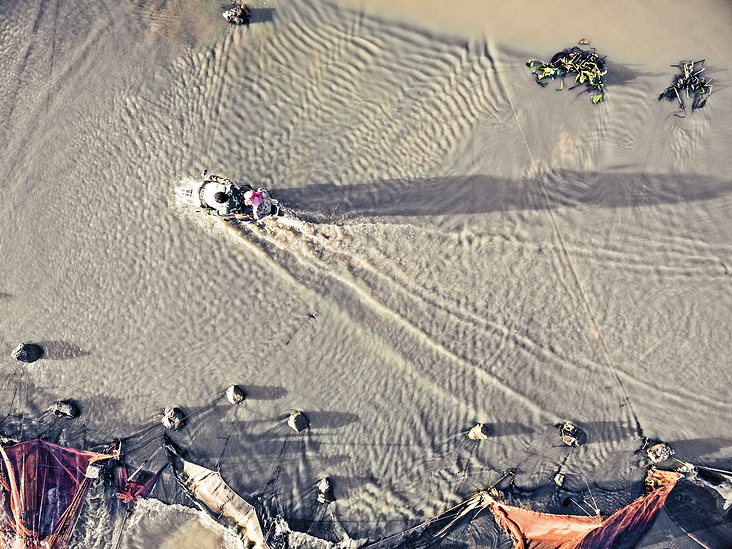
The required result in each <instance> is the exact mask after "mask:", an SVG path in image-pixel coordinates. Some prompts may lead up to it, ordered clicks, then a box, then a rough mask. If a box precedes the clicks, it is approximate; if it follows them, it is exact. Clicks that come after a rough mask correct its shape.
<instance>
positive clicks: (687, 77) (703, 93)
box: [658, 59, 712, 112]
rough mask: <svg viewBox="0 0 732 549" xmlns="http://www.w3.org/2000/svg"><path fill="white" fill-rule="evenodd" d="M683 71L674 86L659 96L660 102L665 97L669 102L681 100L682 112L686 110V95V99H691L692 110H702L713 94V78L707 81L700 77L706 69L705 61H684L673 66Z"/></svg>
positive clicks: (676, 78)
mask: <svg viewBox="0 0 732 549" xmlns="http://www.w3.org/2000/svg"><path fill="white" fill-rule="evenodd" d="M671 66H672V67H678V68H679V69H681V74H677V75H676V76H675V77H674V81H673V84H671V85H670V86H669V87H668V88H666V89H665V90H663V93H662V94H661V95H659V96H658V100H659V101H660V100H661V99H663V98H664V97H665V98H666V99H668V100H669V101H673V100H674V99H678V100H679V106H680V107H681V109H682V110H684V111H685V110H686V108H685V105H684V101H683V100H682V95H684V94H685V95H686V99H687V100H688V99H691V100H692V103H691V110H692V112H693V111H694V109H701V108H702V107H703V106H704V105H706V103H707V99H708V98H709V96H710V95H711V94H712V85H711V84H710V82H711V81H712V80H711V78H710V79H709V80H707V79H706V78H704V77H703V76H699V75H700V74H701V73H702V72H703V71H704V70H705V68H706V67H704V60H703V59H702V60H701V61H682V62H681V63H679V64H678V65H671Z"/></svg>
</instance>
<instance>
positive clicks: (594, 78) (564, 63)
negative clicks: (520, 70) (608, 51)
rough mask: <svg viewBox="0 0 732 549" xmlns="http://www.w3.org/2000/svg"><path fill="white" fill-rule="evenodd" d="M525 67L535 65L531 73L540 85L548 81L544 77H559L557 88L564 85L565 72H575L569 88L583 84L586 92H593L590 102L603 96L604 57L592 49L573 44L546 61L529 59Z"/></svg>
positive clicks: (594, 101) (598, 100)
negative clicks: (572, 84)
mask: <svg viewBox="0 0 732 549" xmlns="http://www.w3.org/2000/svg"><path fill="white" fill-rule="evenodd" d="M526 66H527V67H532V68H533V67H534V66H536V70H535V71H534V72H533V74H534V75H535V76H536V81H537V83H539V84H540V85H542V86H546V85H547V84H548V83H549V82H547V81H545V78H551V79H552V80H554V79H555V78H557V77H559V78H560V79H561V80H560V84H559V89H560V90H561V89H562V88H563V87H564V77H565V75H567V74H576V75H577V76H576V77H575V79H574V86H572V87H571V88H569V89H570V90H571V89H573V88H576V87H577V86H580V85H582V84H585V86H587V89H586V90H585V91H587V92H594V94H593V95H592V102H593V103H594V104H595V105H597V104H598V103H599V102H600V101H602V100H603V99H604V97H605V82H603V76H605V75H606V74H607V69H606V68H605V58H604V57H600V56H599V55H597V53H596V52H595V50H594V49H589V50H583V49H581V48H578V47H577V46H574V47H573V48H571V49H568V50H564V51H560V52H559V53H557V54H555V55H554V57H552V60H551V61H549V62H548V63H544V62H541V61H535V60H533V59H530V60H529V61H527V62H526Z"/></svg>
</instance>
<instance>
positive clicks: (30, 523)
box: [0, 440, 112, 549]
mask: <svg viewBox="0 0 732 549" xmlns="http://www.w3.org/2000/svg"><path fill="white" fill-rule="evenodd" d="M0 455H2V463H1V464H0V492H2V496H3V506H2V508H1V509H0V523H1V524H2V530H3V533H4V535H5V540H3V541H6V540H7V541H6V546H8V547H11V546H12V547H18V548H23V549H40V548H43V549H59V548H63V547H67V545H68V543H69V541H70V539H71V535H72V534H73V531H74V527H75V526H76V522H77V520H78V518H79V514H80V512H81V508H82V506H83V505H84V500H85V499H86V496H87V493H88V492H89V488H90V487H91V484H92V482H93V481H94V479H95V478H97V477H98V476H99V472H100V470H99V469H98V468H97V467H95V466H94V465H93V464H94V463H96V462H98V461H102V460H106V459H109V458H112V456H111V455H107V454H98V453H94V452H87V451H84V450H75V449H73V448H65V447H63V446H58V445H56V444H51V443H50V442H46V441H43V440H30V441H28V442H21V443H18V444H13V445H11V446H7V447H5V448H0ZM11 540H12V541H11ZM13 543H16V544H17V545H13Z"/></svg>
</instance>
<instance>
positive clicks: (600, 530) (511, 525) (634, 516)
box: [489, 470, 680, 549]
mask: <svg viewBox="0 0 732 549" xmlns="http://www.w3.org/2000/svg"><path fill="white" fill-rule="evenodd" d="M679 478H680V475H679V474H678V473H674V472H670V471H656V470H651V471H649V472H648V478H647V479H646V484H647V486H649V487H650V490H651V491H650V492H649V493H647V494H646V495H645V496H643V497H640V498H638V499H637V500H635V501H634V502H633V503H631V504H630V505H626V506H625V507H623V508H621V509H618V510H617V511H616V512H615V513H613V514H612V515H610V516H609V517H608V518H606V519H604V520H603V519H601V518H600V517H579V516H566V515H551V514H549V513H537V512H536V511H530V510H528V509H523V508H521V507H513V506H511V505H505V504H503V503H501V502H499V501H495V500H493V502H492V503H491V504H490V505H489V507H490V510H491V511H492V512H493V515H494V516H495V517H496V522H497V523H498V525H499V526H501V527H502V528H503V529H505V530H506V531H508V532H509V533H510V534H511V537H512V538H513V539H514V541H515V542H516V549H611V548H612V549H616V548H621V547H633V546H634V545H635V543H637V542H638V540H640V538H641V536H642V535H643V533H644V532H645V531H646V529H647V528H648V527H649V526H650V525H651V523H652V522H653V519H654V518H655V517H656V514H657V513H658V512H659V511H660V510H661V507H663V504H664V502H665V501H666V498H667V497H668V495H669V493H670V492H671V490H672V489H673V487H674V486H675V485H676V482H677V481H678V480H679Z"/></svg>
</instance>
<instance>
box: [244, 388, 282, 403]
mask: <svg viewBox="0 0 732 549" xmlns="http://www.w3.org/2000/svg"><path fill="white" fill-rule="evenodd" d="M244 392H245V394H246V398H247V400H278V399H280V398H282V397H284V396H286V395H287V389H285V388H284V387H277V386H275V385H245V386H244Z"/></svg>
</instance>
